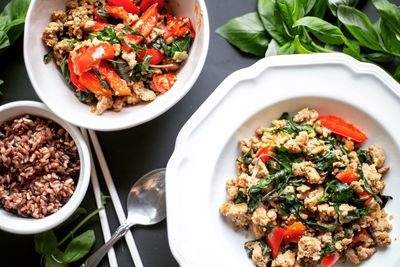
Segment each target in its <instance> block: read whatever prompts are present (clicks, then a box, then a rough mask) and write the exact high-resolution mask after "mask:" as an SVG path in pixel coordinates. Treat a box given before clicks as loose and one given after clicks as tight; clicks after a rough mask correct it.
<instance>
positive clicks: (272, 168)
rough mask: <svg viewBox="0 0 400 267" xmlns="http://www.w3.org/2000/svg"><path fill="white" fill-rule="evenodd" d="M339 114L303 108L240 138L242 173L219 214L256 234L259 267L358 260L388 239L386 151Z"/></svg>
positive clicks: (252, 250) (251, 244)
mask: <svg viewBox="0 0 400 267" xmlns="http://www.w3.org/2000/svg"><path fill="white" fill-rule="evenodd" d="M366 140H367V136H366V135H365V134H364V133H363V132H362V131H361V130H359V129H358V128H357V127H355V126H354V125H352V124H350V123H348V122H346V121H345V120H343V119H342V118H339V117H337V116H334V115H327V116H319V114H318V112H317V111H316V110H314V109H310V108H304V109H302V110H300V111H299V112H298V113H297V114H296V115H294V116H293V117H292V116H290V115H289V114H288V113H283V115H282V116H281V117H280V118H279V119H277V120H273V121H272V127H269V128H259V129H257V130H256V134H255V136H253V137H251V138H244V139H241V140H240V149H241V155H240V156H239V157H238V159H237V161H236V163H237V173H238V177H237V178H233V179H230V180H228V181H227V183H226V192H227V197H228V202H226V203H223V204H222V206H221V207H220V213H221V214H222V215H224V216H226V217H227V218H229V219H230V220H231V221H232V222H233V225H234V229H236V230H239V229H246V230H248V231H249V232H250V233H251V234H252V236H253V237H254V240H251V241H248V242H246V243H245V245H244V246H245V249H246V251H247V252H248V255H249V257H250V258H251V259H252V261H253V262H254V264H255V265H256V266H316V265H317V264H322V265H324V266H332V265H334V264H335V262H337V261H338V260H339V259H340V258H344V259H348V260H349V261H350V262H352V263H354V264H359V263H361V262H362V261H364V260H366V259H367V258H369V257H371V256H372V255H373V254H374V253H375V252H376V251H377V249H378V248H379V247H386V246H389V245H390V244H391V239H390V237H389V231H390V230H391V228H392V226H391V225H390V223H389V222H388V220H387V218H386V217H387V214H386V212H385V211H384V207H385V205H386V203H387V201H388V200H389V199H390V198H391V197H389V196H385V195H383V189H384V187H385V182H384V181H383V180H382V176H383V175H384V174H385V173H386V172H387V171H388V170H389V166H388V165H386V164H385V154H384V150H383V149H382V148H380V147H378V146H374V145H371V146H369V147H368V149H367V150H363V149H362V148H361V144H362V143H363V142H364V141H366Z"/></svg>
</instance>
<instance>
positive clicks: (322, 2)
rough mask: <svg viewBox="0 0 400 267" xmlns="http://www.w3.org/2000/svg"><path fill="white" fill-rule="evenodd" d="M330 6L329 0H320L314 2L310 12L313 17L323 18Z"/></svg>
mask: <svg viewBox="0 0 400 267" xmlns="http://www.w3.org/2000/svg"><path fill="white" fill-rule="evenodd" d="M327 8H328V0H318V1H316V3H315V4H314V6H313V8H312V9H311V11H310V12H309V14H310V15H311V16H313V17H318V18H323V17H324V16H325V13H326V9H327Z"/></svg>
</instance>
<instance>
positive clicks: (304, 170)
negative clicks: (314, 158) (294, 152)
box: [292, 161, 324, 184]
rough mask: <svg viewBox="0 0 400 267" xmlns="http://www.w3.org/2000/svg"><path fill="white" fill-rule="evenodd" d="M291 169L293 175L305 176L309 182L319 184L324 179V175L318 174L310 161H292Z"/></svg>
mask: <svg viewBox="0 0 400 267" xmlns="http://www.w3.org/2000/svg"><path fill="white" fill-rule="evenodd" d="M292 171H293V175H294V176H304V177H306V178H307V181H308V182H309V183H310V184H321V183H322V182H323V181H324V177H321V176H320V175H319V173H318V171H317V170H316V169H315V168H314V164H313V163H312V162H311V161H304V162H301V163H293V165H292Z"/></svg>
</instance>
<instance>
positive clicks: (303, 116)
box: [293, 108, 318, 124]
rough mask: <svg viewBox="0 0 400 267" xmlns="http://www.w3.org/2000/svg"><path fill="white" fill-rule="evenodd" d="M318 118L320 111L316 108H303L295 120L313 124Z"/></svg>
mask: <svg viewBox="0 0 400 267" xmlns="http://www.w3.org/2000/svg"><path fill="white" fill-rule="evenodd" d="M317 118H318V112H317V111H316V110H315V109H309V108H303V109H302V110H300V111H299V112H298V113H297V114H296V115H294V117H293V120H294V121H295V122H297V123H308V124H313V123H314V122H315V121H316V120H317Z"/></svg>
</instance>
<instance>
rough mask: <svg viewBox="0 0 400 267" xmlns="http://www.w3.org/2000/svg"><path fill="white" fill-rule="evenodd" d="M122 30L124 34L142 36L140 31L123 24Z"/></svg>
mask: <svg viewBox="0 0 400 267" xmlns="http://www.w3.org/2000/svg"><path fill="white" fill-rule="evenodd" d="M122 32H123V33H125V34H133V35H139V36H143V35H142V34H141V33H140V32H138V31H136V30H134V29H132V28H131V27H128V26H125V27H123V28H122Z"/></svg>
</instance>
